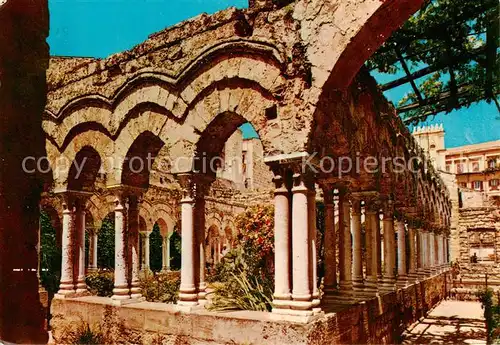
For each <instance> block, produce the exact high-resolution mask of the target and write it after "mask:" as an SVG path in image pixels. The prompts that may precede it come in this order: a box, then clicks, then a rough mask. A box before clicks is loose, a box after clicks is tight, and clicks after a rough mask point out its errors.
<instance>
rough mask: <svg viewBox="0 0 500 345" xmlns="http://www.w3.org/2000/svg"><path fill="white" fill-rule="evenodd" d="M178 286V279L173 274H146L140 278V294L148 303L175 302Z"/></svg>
mask: <svg viewBox="0 0 500 345" xmlns="http://www.w3.org/2000/svg"><path fill="white" fill-rule="evenodd" d="M180 284H181V281H180V277H179V275H178V274H177V273H175V272H168V273H156V272H153V273H152V274H150V273H147V274H145V275H144V277H142V278H141V288H142V294H143V296H144V297H146V300H147V301H148V302H160V303H175V302H177V298H178V297H179V287H180Z"/></svg>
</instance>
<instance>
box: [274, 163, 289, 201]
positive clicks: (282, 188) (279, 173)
mask: <svg viewBox="0 0 500 345" xmlns="http://www.w3.org/2000/svg"><path fill="white" fill-rule="evenodd" d="M273 173H274V176H273V183H274V188H275V190H274V194H275V195H276V194H284V193H288V192H289V190H290V189H291V187H292V179H291V176H290V174H288V172H287V169H286V167H283V166H280V168H279V169H276V170H274V169H273Z"/></svg>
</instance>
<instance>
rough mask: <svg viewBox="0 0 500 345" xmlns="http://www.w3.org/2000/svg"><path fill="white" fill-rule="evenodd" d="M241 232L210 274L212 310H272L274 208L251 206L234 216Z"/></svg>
mask: <svg viewBox="0 0 500 345" xmlns="http://www.w3.org/2000/svg"><path fill="white" fill-rule="evenodd" d="M236 226H237V227H238V230H239V233H240V235H239V236H238V243H237V246H236V248H235V249H233V250H231V251H229V252H228V253H227V254H226V255H225V256H224V258H223V259H222V261H221V262H220V263H219V264H218V265H217V266H216V267H215V269H214V272H213V274H212V275H211V276H210V277H209V279H208V280H209V281H211V282H215V281H217V282H220V283H222V284H220V285H217V286H216V287H215V289H214V291H213V292H212V294H213V297H212V303H211V305H210V306H209V308H210V309H214V310H228V309H243V310H260V311H263V310H271V308H272V306H271V301H272V295H273V286H274V281H273V278H274V208H273V207H272V206H257V207H251V208H249V209H248V210H247V211H246V212H244V213H242V214H241V215H239V216H238V217H237V219H236Z"/></svg>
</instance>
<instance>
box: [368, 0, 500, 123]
mask: <svg viewBox="0 0 500 345" xmlns="http://www.w3.org/2000/svg"><path fill="white" fill-rule="evenodd" d="M498 36H499V12H498V1H497V0H463V1H456V0H427V1H425V2H424V5H423V7H422V8H421V10H420V11H418V12H417V13H416V14H415V15H414V16H413V17H411V18H410V19H409V20H408V21H407V22H406V23H405V24H404V25H403V27H401V28H400V29H399V30H397V31H396V32H395V33H394V34H393V35H392V37H390V38H389V39H388V40H387V41H386V43H385V44H384V45H383V46H382V47H381V48H380V49H379V50H378V51H377V52H376V53H375V54H374V56H373V57H372V58H371V59H370V60H369V61H368V62H367V65H368V67H369V68H370V69H377V70H378V71H379V72H384V73H392V74H396V73H399V74H401V73H404V74H405V76H404V77H402V78H398V79H396V80H394V81H392V82H389V83H387V84H385V85H382V86H381V88H382V90H384V91H385V90H389V89H392V88H395V87H398V86H400V85H404V84H407V83H409V84H410V85H411V87H412V90H413V92H410V93H408V94H407V95H406V96H405V97H404V98H403V99H401V100H400V101H399V103H398V104H397V107H398V112H399V114H401V115H402V117H403V119H404V121H405V122H406V123H418V122H419V121H423V120H425V119H426V118H427V116H429V115H432V114H437V113H439V112H442V111H445V112H450V111H452V110H454V109H458V108H460V107H468V106H470V105H471V104H472V103H475V102H479V101H481V100H486V101H487V102H491V101H493V102H495V104H496V105H497V108H498V109H499V112H500V106H499V104H498V101H497V98H496V97H497V95H498V93H499V92H500V85H499V66H500V60H499V55H498ZM412 68H415V69H416V71H415V72H412V71H411V69H412Z"/></svg>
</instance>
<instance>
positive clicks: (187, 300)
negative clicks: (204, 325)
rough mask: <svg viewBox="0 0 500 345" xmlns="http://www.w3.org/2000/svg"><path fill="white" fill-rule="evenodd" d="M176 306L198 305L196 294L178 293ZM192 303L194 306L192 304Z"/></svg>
mask: <svg viewBox="0 0 500 345" xmlns="http://www.w3.org/2000/svg"><path fill="white" fill-rule="evenodd" d="M177 303H178V304H182V305H197V304H198V293H196V292H189V293H186V292H180V293H179V301H178V302H177ZM193 303H194V304H193Z"/></svg>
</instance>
